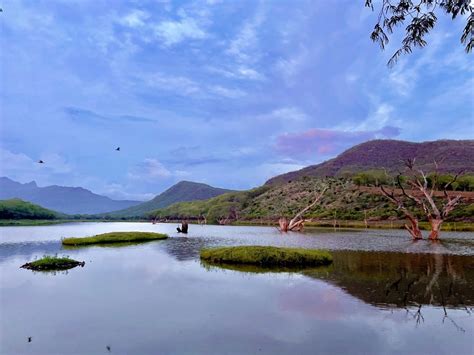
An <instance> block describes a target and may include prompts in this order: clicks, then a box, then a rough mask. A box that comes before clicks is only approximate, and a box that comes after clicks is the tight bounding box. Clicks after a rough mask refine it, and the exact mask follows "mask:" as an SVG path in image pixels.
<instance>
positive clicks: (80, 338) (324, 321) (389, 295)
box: [0, 224, 474, 355]
mask: <svg viewBox="0 0 474 355" xmlns="http://www.w3.org/2000/svg"><path fill="white" fill-rule="evenodd" d="M151 227H153V228H160V226H151V225H150V226H147V228H151ZM36 228H38V227H35V229H34V230H35V231H36V232H35V233H36V235H38V236H39V235H40V234H41V233H40V231H43V232H42V233H43V234H44V235H45V236H44V237H43V238H44V240H46V238H47V237H46V235H47V236H48V238H49V237H50V236H51V235H52V234H50V233H49V231H52V232H54V230H50V229H47V228H46V227H39V228H40V229H36ZM42 228H45V229H42ZM68 228H69V227H68ZM71 228H72V227H71ZM75 228H77V229H74V230H71V231H69V232H68V233H65V232H64V231H61V232H56V234H54V233H53V235H54V236H55V238H56V237H57V238H56V239H55V240H54V241H45V242H40V243H37V242H36V243H32V242H28V241H27V240H29V239H25V240H22V238H23V235H26V234H22V233H26V232H25V231H24V230H22V232H20V233H19V234H18V235H16V236H15V235H12V234H10V237H9V243H1V241H0V277H1V282H0V309H1V313H0V353H2V354H28V353H29V354H67V353H72V354H104V353H105V354H107V353H108V351H109V349H108V348H107V347H110V352H111V353H113V354H157V353H160V354H219V355H220V354H272V355H273V354H305V353H308V354H314V353H332V354H398V353H403V354H420V353H422V354H439V353H441V354H452V353H456V354H469V353H472V348H473V341H472V335H473V332H474V330H473V326H474V322H473V318H472V315H470V312H471V311H472V307H473V303H474V301H473V300H474V290H473V287H474V275H473V273H474V258H473V257H472V255H473V254H474V251H473V250H472V248H471V249H469V248H467V247H465V246H463V248H462V249H459V248H457V247H456V248H454V247H449V248H451V249H450V251H449V252H451V253H453V252H454V251H457V250H460V251H461V252H463V253H466V254H468V256H456V255H444V254H443V253H442V252H443V250H444V249H446V248H447V247H446V246H444V245H441V247H442V248H443V249H441V250H439V249H436V247H437V246H434V245H432V244H428V243H420V244H417V245H416V246H415V247H414V248H412V247H411V243H410V242H409V241H408V242H407V243H406V244H407V245H408V244H410V246H409V248H410V251H415V250H421V251H423V252H425V254H407V253H396V252H393V250H404V249H403V248H404V245H405V242H406V240H405V239H402V238H399V239H397V238H398V237H397V238H392V236H391V235H390V233H391V232H386V233H387V235H384V236H380V235H375V234H367V235H366V234H364V233H358V234H357V235H353V234H347V235H343V234H337V233H335V234H329V233H327V234H325V235H322V234H321V235H319V234H308V235H298V234H288V236H285V237H282V236H280V235H275V234H274V232H273V231H272V230H270V229H266V228H248V227H246V228H240V227H236V228H233V227H210V228H207V227H202V228H201V227H199V229H198V228H197V227H195V228H194V227H193V228H191V229H190V234H189V235H188V236H187V237H176V236H175V235H171V238H170V239H168V240H163V241H157V242H150V243H146V244H134V245H126V246H121V247H119V248H115V247H114V248H107V247H105V248H103V247H88V248H78V249H68V250H67V252H65V253H66V254H70V255H71V257H72V258H74V259H78V260H84V261H86V267H85V268H84V269H81V268H76V269H71V270H70V271H68V273H57V274H55V277H49V275H47V274H43V273H34V274H33V273H32V272H30V271H27V270H23V269H19V266H20V265H21V264H23V263H24V262H25V261H28V259H31V258H34V257H36V256H42V255H43V254H45V253H53V254H54V253H60V254H61V253H63V252H64V249H62V246H61V243H60V238H59V237H60V236H61V235H62V236H66V235H68V236H69V235H77V236H84V235H86V232H85V231H84V229H82V228H84V226H82V225H77V226H76V227H75ZM87 228H88V229H90V230H89V231H88V232H87V233H89V234H91V233H99V232H103V230H104V229H106V228H111V227H110V226H109V225H105V224H101V225H99V226H98V230H96V231H95V230H94V231H93V230H92V226H90V225H89V226H88V227H87ZM122 228H124V229H125V227H124V226H122ZM143 228H145V227H143ZM127 229H128V230H137V229H138V227H136V226H127ZM198 232H199V234H198ZM193 233H195V234H193ZM374 233H380V232H379V231H377V232H374ZM383 233H385V232H383ZM351 238H352V239H351ZM463 238H465V239H468V240H471V239H472V235H471V236H467V237H463ZM40 239H41V238H40ZM349 239H351V241H350V244H347V245H349V247H350V248H369V247H370V248H371V247H372V246H373V245H374V244H381V243H387V249H388V250H391V251H392V252H368V251H366V252H361V251H333V255H334V263H333V265H331V266H329V267H324V268H315V269H306V270H299V271H298V272H293V271H292V270H278V271H280V272H278V273H276V272H274V271H275V270H268V269H263V270H262V269H255V268H254V267H252V268H246V269H240V270H239V269H238V268H234V267H232V268H230V269H222V268H218V267H214V266H209V265H202V264H201V263H200V261H199V250H200V249H201V248H203V247H211V246H219V245H242V244H254V245H257V244H260V245H263V244H273V245H285V246H302V247H312V248H315V247H319V246H322V247H326V248H330V247H331V246H336V248H339V249H341V248H342V247H343V245H345V243H346V241H347V240H349ZM375 239H377V241H376V242H375V243H374V240H375ZM451 241H452V240H451ZM390 243H392V244H390ZM426 251H434V252H435V253H437V254H436V255H434V254H426ZM242 271H245V272H242ZM434 334H436V335H438V334H442V336H433V335H434ZM27 337H32V339H33V341H32V342H30V343H28V342H27Z"/></svg>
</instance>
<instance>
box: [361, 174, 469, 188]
mask: <svg viewBox="0 0 474 355" xmlns="http://www.w3.org/2000/svg"><path fill="white" fill-rule="evenodd" d="M394 179H395V177H393V176H390V175H388V174H387V173H386V172H385V171H384V170H367V171H362V172H359V173H357V174H355V175H353V176H352V182H353V183H354V184H356V185H357V186H380V185H391V184H393V183H394ZM400 179H401V181H402V182H404V181H406V180H407V178H406V177H405V176H403V175H402V176H400ZM453 179H454V175H452V174H435V173H431V174H429V175H428V176H427V177H426V180H427V181H428V187H431V186H432V185H433V183H434V182H436V184H437V186H438V188H442V187H443V186H445V185H446V184H448V183H449V182H451V181H453ZM447 190H451V191H474V175H470V174H466V175H461V176H459V177H458V178H457V179H456V181H454V182H453V183H451V184H450V185H449V186H448V188H447Z"/></svg>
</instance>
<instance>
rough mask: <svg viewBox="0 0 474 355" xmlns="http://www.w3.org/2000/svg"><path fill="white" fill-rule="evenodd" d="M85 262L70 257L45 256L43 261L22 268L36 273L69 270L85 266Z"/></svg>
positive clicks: (36, 261)
mask: <svg viewBox="0 0 474 355" xmlns="http://www.w3.org/2000/svg"><path fill="white" fill-rule="evenodd" d="M84 265H85V262H84V261H77V260H73V259H70V258H68V257H57V256H47V255H45V256H43V257H42V258H41V259H38V260H35V261H32V262H31V263H26V264H24V265H22V266H20V268H22V269H28V270H34V271H55V270H67V269H72V268H73V267H76V266H84Z"/></svg>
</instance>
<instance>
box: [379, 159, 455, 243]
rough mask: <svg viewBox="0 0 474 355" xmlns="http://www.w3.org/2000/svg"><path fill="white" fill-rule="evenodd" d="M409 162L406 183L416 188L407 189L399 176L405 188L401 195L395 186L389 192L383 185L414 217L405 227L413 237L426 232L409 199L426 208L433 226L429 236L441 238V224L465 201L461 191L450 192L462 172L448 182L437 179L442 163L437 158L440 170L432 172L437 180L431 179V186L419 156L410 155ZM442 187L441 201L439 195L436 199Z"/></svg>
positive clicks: (385, 191) (403, 209) (399, 181)
mask: <svg viewBox="0 0 474 355" xmlns="http://www.w3.org/2000/svg"><path fill="white" fill-rule="evenodd" d="M405 165H406V167H407V173H408V177H407V181H406V184H407V185H408V187H410V188H411V189H412V191H408V190H407V189H405V187H404V186H403V185H404V184H403V183H402V182H401V180H400V178H397V185H398V187H399V189H400V190H401V192H402V195H401V196H398V197H397V196H396V195H395V192H394V190H392V191H391V192H388V191H387V190H386V189H385V188H383V186H382V187H381V190H382V192H383V193H384V194H385V196H387V197H388V198H389V199H390V200H391V201H392V202H394V203H395V204H396V205H397V207H398V209H399V210H401V211H402V212H403V213H404V214H405V216H406V217H407V219H409V220H410V222H411V226H405V227H406V228H407V229H408V231H409V232H410V234H411V235H412V237H413V239H421V238H422V236H421V231H420V230H419V227H418V220H417V219H416V218H415V217H414V215H413V214H412V213H411V212H410V211H409V210H408V209H407V207H406V202H408V201H411V202H413V203H414V204H415V205H416V206H418V207H419V208H421V209H422V211H423V213H424V214H425V216H426V217H427V219H428V222H429V223H430V227H431V231H430V235H429V239H431V240H437V239H438V238H439V233H440V231H441V224H442V223H443V222H444V220H445V219H446V218H447V217H448V215H449V213H450V212H452V211H453V209H454V208H455V207H456V206H457V205H458V204H459V202H460V201H461V195H457V196H454V197H453V196H450V195H449V194H448V192H447V190H448V189H449V187H450V186H451V185H452V184H453V183H455V182H456V180H457V178H458V177H459V175H460V174H461V173H462V172H460V173H458V174H456V175H455V176H453V177H452V179H451V180H449V181H448V182H446V183H440V182H439V181H438V179H437V177H438V176H439V174H438V172H437V170H438V164H437V163H436V162H435V167H436V172H435V173H434V174H433V175H432V176H433V180H432V182H431V187H429V184H428V178H427V176H426V174H425V173H424V172H423V171H422V170H421V169H417V168H416V166H415V159H407V160H406V161H405ZM438 187H442V196H443V200H444V203H440V201H439V199H436V196H437V195H439V193H438V194H437V192H440V190H439V189H438ZM415 192H417V193H418V195H416V194H415Z"/></svg>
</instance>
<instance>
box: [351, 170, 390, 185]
mask: <svg viewBox="0 0 474 355" xmlns="http://www.w3.org/2000/svg"><path fill="white" fill-rule="evenodd" d="M352 181H353V182H354V184H356V185H357V186H379V185H386V184H388V183H389V182H390V181H391V178H390V177H389V176H388V175H387V173H386V172H385V170H379V169H371V170H366V171H362V172H360V173H357V174H355V175H354V176H353V177H352Z"/></svg>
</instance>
